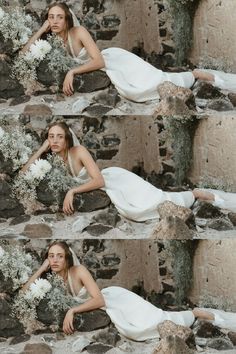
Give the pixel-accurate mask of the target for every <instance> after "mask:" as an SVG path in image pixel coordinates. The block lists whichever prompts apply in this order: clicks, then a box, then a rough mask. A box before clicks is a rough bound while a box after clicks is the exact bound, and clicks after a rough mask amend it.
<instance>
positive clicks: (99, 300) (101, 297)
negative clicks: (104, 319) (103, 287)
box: [98, 294, 106, 308]
mask: <svg viewBox="0 0 236 354" xmlns="http://www.w3.org/2000/svg"><path fill="white" fill-rule="evenodd" d="M98 304H99V308H101V307H105V306H106V304H105V300H104V297H103V296H102V294H101V296H99V299H98Z"/></svg>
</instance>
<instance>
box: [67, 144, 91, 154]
mask: <svg viewBox="0 0 236 354" xmlns="http://www.w3.org/2000/svg"><path fill="white" fill-rule="evenodd" d="M87 151H88V150H87V149H86V148H85V147H84V146H82V145H78V146H72V148H70V154H71V155H73V156H76V155H81V154H84V153H86V152H87Z"/></svg>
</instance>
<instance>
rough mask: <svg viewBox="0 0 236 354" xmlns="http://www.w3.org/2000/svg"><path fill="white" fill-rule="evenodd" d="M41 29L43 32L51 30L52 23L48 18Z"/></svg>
mask: <svg viewBox="0 0 236 354" xmlns="http://www.w3.org/2000/svg"><path fill="white" fill-rule="evenodd" d="M40 30H41V31H42V33H47V32H48V31H50V24H49V21H48V20H46V21H45V22H44V24H43V25H42V27H41V28H40Z"/></svg>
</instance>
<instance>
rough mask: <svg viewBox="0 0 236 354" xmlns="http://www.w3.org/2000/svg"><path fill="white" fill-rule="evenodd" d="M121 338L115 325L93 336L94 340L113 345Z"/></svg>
mask: <svg viewBox="0 0 236 354" xmlns="http://www.w3.org/2000/svg"><path fill="white" fill-rule="evenodd" d="M120 339H121V337H120V334H119V332H118V331H117V329H116V328H115V327H111V328H108V329H104V330H101V331H100V332H99V333H98V334H95V335H94V336H93V340H95V341H96V342H100V343H103V344H109V345H112V346H113V347H115V346H116V344H117V342H118V341H119V340H120Z"/></svg>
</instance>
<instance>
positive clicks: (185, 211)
mask: <svg viewBox="0 0 236 354" xmlns="http://www.w3.org/2000/svg"><path fill="white" fill-rule="evenodd" d="M157 211H158V213H159V215H160V218H161V219H164V218H165V217H168V216H178V217H179V218H180V219H181V220H183V221H184V222H186V223H191V222H193V219H194V215H193V212H192V210H191V209H189V208H185V207H183V206H180V205H176V204H174V203H173V202H170V201H165V202H164V203H161V204H160V205H158V208H157Z"/></svg>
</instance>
